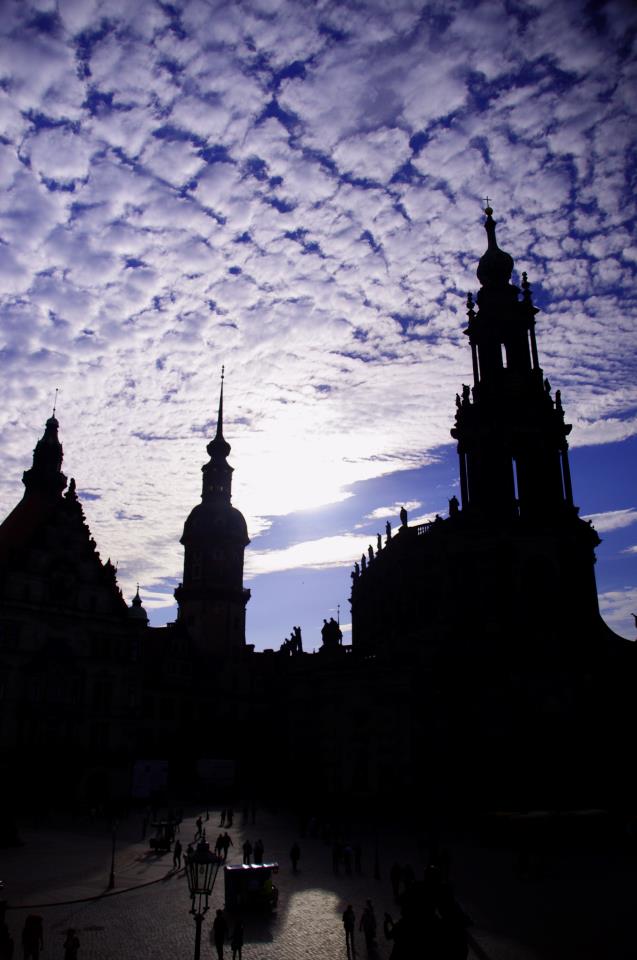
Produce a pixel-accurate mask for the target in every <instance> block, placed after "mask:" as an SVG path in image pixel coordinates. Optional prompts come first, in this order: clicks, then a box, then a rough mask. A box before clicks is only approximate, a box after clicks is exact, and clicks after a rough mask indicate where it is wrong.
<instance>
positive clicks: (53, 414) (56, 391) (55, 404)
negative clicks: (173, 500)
mask: <svg viewBox="0 0 637 960" xmlns="http://www.w3.org/2000/svg"><path fill="white" fill-rule="evenodd" d="M59 392H60V388H59V387H56V388H55V396H54V398H53V410H52V412H51V416H52V417H55V408H56V407H57V405H58V393H59Z"/></svg>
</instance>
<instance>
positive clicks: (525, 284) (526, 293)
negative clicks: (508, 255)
mask: <svg viewBox="0 0 637 960" xmlns="http://www.w3.org/2000/svg"><path fill="white" fill-rule="evenodd" d="M522 299H523V300H524V302H525V303H532V302H533V301H532V299H531V284H530V283H529V279H528V277H527V274H526V270H525V271H524V273H523V274H522Z"/></svg>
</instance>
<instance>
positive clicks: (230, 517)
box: [175, 375, 250, 654]
mask: <svg viewBox="0 0 637 960" xmlns="http://www.w3.org/2000/svg"><path fill="white" fill-rule="evenodd" d="M207 450H208V454H209V456H210V460H209V461H208V463H206V464H204V466H203V467H202V468H201V471H202V473H203V486H202V492H201V503H200V504H199V505H198V506H196V507H195V508H194V509H193V510H192V511H191V513H190V515H189V517H188V519H187V520H186V523H185V524H184V532H183V535H182V537H181V543H182V544H183V545H184V579H183V583H181V584H180V585H179V586H178V587H177V589H176V590H175V599H176V600H177V603H178V605H179V618H180V620H181V621H183V624H184V625H185V627H186V628H187V631H188V633H189V635H190V637H191V638H192V639H193V641H194V643H195V645H196V647H197V648H198V649H199V650H201V651H202V652H205V653H215V654H230V653H237V652H238V651H240V650H242V649H243V648H244V646H245V608H246V604H247V602H248V600H249V599H250V591H249V590H247V589H246V588H245V587H244V586H243V555H244V551H245V548H246V547H247V545H248V544H249V543H250V539H249V537H248V528H247V526H246V522H245V519H244V517H243V514H242V513H240V512H239V511H238V510H237V509H236V508H235V507H233V506H232V504H231V499H232V473H233V468H232V467H231V466H230V464H229V463H228V460H227V457H228V454H229V453H230V444H229V443H228V442H227V441H226V440H225V439H224V436H223V375H222V383H221V395H220V398H219V414H218V417H217V432H216V434H215V436H214V438H213V439H212V440H211V441H210V443H209V444H208V446H207Z"/></svg>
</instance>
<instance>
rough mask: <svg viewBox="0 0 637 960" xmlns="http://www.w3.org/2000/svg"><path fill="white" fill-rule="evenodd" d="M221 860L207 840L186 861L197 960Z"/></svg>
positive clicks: (198, 845)
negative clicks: (203, 926)
mask: <svg viewBox="0 0 637 960" xmlns="http://www.w3.org/2000/svg"><path fill="white" fill-rule="evenodd" d="M220 863H221V858H220V857H218V856H216V854H214V853H212V852H211V850H210V845H209V844H208V843H207V842H206V841H205V840H200V841H199V843H198V844H197V849H196V850H195V852H194V853H193V854H191V856H190V857H189V858H188V860H187V861H186V877H187V878H188V889H189V891H190V899H191V901H192V906H191V908H190V912H191V913H192V915H193V916H194V918H195V960H199V954H200V952H201V924H202V923H203V918H204V914H205V913H206V911H207V910H208V897H209V896H210V894H211V893H212V888H213V887H214V885H215V880H216V879H217V874H218V873H219V865H220Z"/></svg>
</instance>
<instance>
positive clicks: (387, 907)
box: [0, 810, 636, 960]
mask: <svg viewBox="0 0 637 960" xmlns="http://www.w3.org/2000/svg"><path fill="white" fill-rule="evenodd" d="M198 812H200V811H197V810H191V811H189V812H188V813H187V814H186V816H185V818H184V822H183V823H182V826H181V840H182V843H183V845H184V847H185V846H186V844H187V843H188V842H190V841H191V840H192V839H193V837H194V832H195V825H194V820H195V817H196V816H197V813H198ZM218 822H219V814H218V811H211V814H210V820H209V822H208V824H207V827H208V839H209V840H210V841H211V846H212V845H214V840H215V838H216V835H217V833H218V832H219V827H218ZM229 833H230V835H231V837H232V840H233V844H234V846H233V847H232V848H231V851H230V857H229V862H240V861H241V845H242V843H243V840H244V839H245V838H246V837H249V838H250V839H251V840H252V841H253V842H254V840H255V839H257V838H258V837H260V838H262V839H263V841H264V845H265V859H266V860H271V859H276V860H278V861H279V863H280V872H279V874H278V876H277V878H276V882H277V885H278V887H279V890H280V897H279V906H278V910H277V912H276V913H275V914H273V915H272V916H271V917H267V918H255V917H248V918H246V935H245V946H244V949H243V958H244V960H304V958H309V960H314V958H316V960H345V958H346V950H345V942H344V936H343V927H342V923H341V914H342V911H343V910H344V909H345V907H346V905H347V904H348V903H352V904H353V906H354V909H355V911H356V915H357V917H360V913H361V911H362V908H363V906H364V903H365V899H366V898H367V897H370V898H371V899H372V901H373V903H374V907H375V910H376V915H377V918H378V919H379V921H380V920H382V916H383V914H384V912H385V911H388V912H389V913H391V914H392V915H393V916H394V917H397V915H398V910H397V907H396V905H395V904H394V903H393V902H392V897H391V889H390V884H389V880H388V874H389V867H390V865H391V863H392V862H393V861H394V860H397V861H398V862H401V863H407V862H411V863H412V864H413V866H414V868H415V870H416V874H417V875H419V874H421V872H422V866H423V863H424V851H423V850H420V851H419V850H416V851H414V849H413V841H412V840H411V838H409V837H408V836H406V835H402V836H401V835H400V834H399V833H396V834H395V835H394V834H390V833H389V832H388V831H387V830H385V831H384V832H383V836H382V838H381V840H380V844H379V851H380V867H381V879H380V880H375V879H374V878H373V863H372V855H373V840H372V838H371V837H369V836H364V835H362V836H361V837H360V839H361V841H362V845H363V851H364V853H363V873H362V875H361V876H357V875H352V876H346V875H344V874H343V872H342V871H341V874H340V875H339V876H335V875H334V873H333V872H332V864H331V856H330V848H329V847H328V846H326V845H325V844H324V843H323V842H322V841H321V839H320V838H317V837H311V836H307V837H304V838H302V839H300V843H301V850H302V856H301V861H300V865H299V873H298V874H296V875H295V874H293V872H292V870H291V866H290V863H289V859H288V852H289V849H290V846H291V844H292V842H293V840H294V839H297V832H296V827H295V824H294V823H291V822H290V821H289V820H288V819H287V818H285V817H283V816H277V815H274V814H272V813H270V812H267V811H259V812H258V813H257V820H256V823H255V824H254V825H252V824H248V825H243V824H242V823H241V822H240V818H239V819H238V820H237V819H235V825H234V826H233V827H232V828H231V829H230V830H229ZM21 835H22V837H23V839H24V841H25V845H24V846H23V847H19V848H11V849H9V850H3V851H0V865H1V866H0V877H2V879H4V880H5V883H6V889H5V895H6V897H7V900H8V902H9V909H8V912H7V923H8V925H9V929H10V931H11V933H12V935H13V937H14V940H15V941H16V957H17V956H18V955H19V950H18V945H19V935H20V931H21V928H22V924H23V923H24V918H25V916H26V915H27V913H29V912H36V913H39V914H40V915H41V916H42V917H43V920H44V929H45V951H44V954H43V960H46V958H47V957H52V958H55V957H62V953H63V951H62V942H63V939H64V934H65V931H66V930H67V928H68V927H74V928H75V929H76V930H77V932H78V935H79V937H80V941H81V953H80V956H81V957H82V960H129V958H130V960H133V958H134V960H146V958H148V960H169V958H170V960H174V958H177V957H179V958H188V957H191V956H192V955H193V950H194V923H193V920H192V917H191V916H190V915H189V912H188V911H189V908H190V901H189V897H188V889H187V884H186V880H185V877H184V875H183V873H180V874H177V873H175V872H174V871H173V870H172V854H163V855H156V854H154V853H152V852H150V851H149V849H148V842H147V841H142V840H141V817H140V816H139V815H138V814H135V815H131V816H130V817H129V818H128V819H127V820H126V821H123V822H122V823H121V824H120V825H119V827H118V834H117V849H116V860H115V889H114V891H113V894H111V895H105V896H103V894H104V893H105V889H106V886H107V883H108V878H109V871H110V863H111V834H110V830H108V829H105V826H104V824H91V823H89V822H87V821H83V822H76V823H74V824H73V825H72V826H71V824H67V825H66V828H65V825H64V824H61V823H60V822H56V823H55V824H53V823H46V822H42V823H39V824H36V825H31V826H28V825H24V827H23V828H22V830H21ZM597 866H598V867H599V868H600V869H601V867H602V864H598V865H597ZM575 868H576V869H575V871H573V864H572V863H570V862H569V864H568V886H567V884H566V883H565V881H566V879H567V867H566V866H565V865H564V864H562V863H560V862H559V861H557V860H556V861H555V862H554V863H553V864H552V867H551V871H549V876H548V877H547V878H546V879H545V880H544V881H543V882H542V883H539V884H538V883H535V884H533V883H530V882H528V881H527V882H526V883H524V882H523V881H520V880H518V879H516V878H515V877H514V874H513V872H512V871H511V856H510V853H507V852H506V851H493V850H485V849H477V848H476V849H472V848H470V847H467V846H465V847H461V846H460V845H456V846H455V847H453V848H452V874H453V879H454V882H455V888H456V893H457V897H458V900H459V902H460V903H461V904H462V906H463V907H464V908H465V910H467V912H468V913H469V914H470V916H471V917H472V919H473V921H474V926H473V927H472V929H471V932H472V935H473V936H474V937H475V940H476V942H477V944H478V945H479V947H481V948H482V949H484V951H485V953H486V955H487V956H488V957H489V958H490V960H570V958H573V960H575V958H577V960H593V958H595V960H599V958H601V957H609V958H612V960H624V958H626V960H628V958H629V957H630V958H634V957H635V955H636V954H635V950H634V949H633V948H630V949H629V947H628V943H629V937H630V936H631V935H632V912H633V910H632V900H631V893H630V891H631V890H632V889H634V880H635V872H636V871H635V865H634V862H633V861H632V860H631V859H630V858H628V859H626V858H623V859H622V858H620V862H617V863H615V864H614V865H611V864H608V863H607V864H606V868H607V869H606V871H605V875H604V872H602V873H599V871H597V872H595V871H596V864H595V858H594V857H589V858H588V859H586V858H584V859H581V862H580V863H579V869H578V864H577V863H576V864H575ZM589 871H594V872H593V873H590V872H589ZM610 877H612V883H611V892H610V894H609V895H608V897H607V899H608V900H609V904H610V905H611V906H612V910H611V911H610V913H608V910H606V914H607V915H605V916H603V917H602V915H601V914H600V911H599V909H598V911H597V918H595V916H594V914H593V905H594V904H596V905H597V906H598V907H599V895H598V892H597V887H599V891H600V893H601V892H602V890H603V889H604V888H606V889H607V890H608V883H609V878H610ZM595 881H597V887H596V885H595ZM618 890H622V891H626V892H625V896H623V897H622V896H620V897H618V894H617V891H618ZM90 897H97V898H98V899H94V900H89V899H87V898H90ZM73 900H81V901H82V902H78V903H69V902H68V901H73ZM223 900H224V890H223V875H222V872H221V871H220V873H219V877H218V881H217V885H216V888H215V890H214V891H213V895H212V897H211V900H210V908H211V909H210V912H209V913H208V914H207V916H206V918H205V921H204V927H203V945H202V960H209V958H212V957H213V956H216V954H215V951H214V949H213V946H212V944H211V943H210V931H211V924H212V918H213V917H214V911H215V909H216V908H217V907H222V906H223ZM589 902H590V908H589ZM49 904H50V905H49ZM31 905H37V907H36V906H34V909H33V910H29V909H28V907H29V906H31ZM603 906H604V905H603ZM604 909H606V907H604ZM602 912H603V911H602ZM379 927H381V929H380V930H379V934H380V935H379V949H378V954H377V957H378V960H387V958H388V957H389V953H390V949H389V948H390V944H388V943H387V942H385V941H384V940H383V936H382V926H381V924H379ZM357 937H358V944H357V947H358V955H359V956H360V957H365V955H366V952H365V947H364V944H363V940H362V934H361V933H357ZM608 937H616V938H617V940H616V945H615V946H613V947H611V943H614V942H615V941H611V940H607V938H608ZM479 952H480V951H479V950H478V951H477V952H474V951H471V953H470V955H471V956H476V955H479ZM225 956H226V957H227V958H229V957H230V956H231V951H230V949H229V948H226V951H225ZM414 960H416V958H414ZM424 960H427V958H424Z"/></svg>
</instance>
